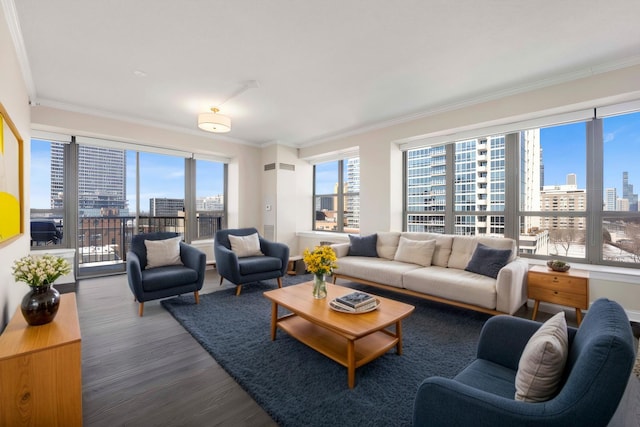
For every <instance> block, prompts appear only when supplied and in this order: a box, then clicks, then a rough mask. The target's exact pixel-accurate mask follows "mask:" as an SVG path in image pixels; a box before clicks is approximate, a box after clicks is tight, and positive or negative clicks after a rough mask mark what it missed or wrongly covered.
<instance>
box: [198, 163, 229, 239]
mask: <svg viewBox="0 0 640 427" xmlns="http://www.w3.org/2000/svg"><path fill="white" fill-rule="evenodd" d="M224 177H225V164H224V163H220V162H212V161H209V160H196V223H197V230H196V239H212V238H213V236H214V235H215V234H216V231H218V230H220V229H222V228H224V226H223V220H224V218H225V215H224V212H225V208H224V205H225V200H224V195H225V191H224V183H225V178H224Z"/></svg>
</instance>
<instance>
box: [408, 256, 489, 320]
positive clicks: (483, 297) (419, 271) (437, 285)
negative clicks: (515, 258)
mask: <svg viewBox="0 0 640 427" xmlns="http://www.w3.org/2000/svg"><path fill="white" fill-rule="evenodd" d="M402 286H403V287H404V288H406V289H409V290H412V291H416V292H420V293H423V294H428V295H433V296H436V297H441V298H446V299H450V300H453V301H460V302H463V303H466V304H473V305H477V306H479V307H484V308H488V309H490V310H495V309H496V301H497V294H496V279H492V278H490V277H487V276H482V275H480V274H477V273H472V272H470V271H464V270H457V269H453V268H445V267H438V266H435V265H432V266H431V267H420V268H416V269H414V270H411V271H408V272H406V273H404V274H403V276H402Z"/></svg>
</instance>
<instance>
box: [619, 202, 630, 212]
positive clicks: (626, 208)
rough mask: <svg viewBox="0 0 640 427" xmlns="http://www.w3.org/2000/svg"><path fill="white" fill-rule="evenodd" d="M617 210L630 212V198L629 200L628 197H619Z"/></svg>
mask: <svg viewBox="0 0 640 427" xmlns="http://www.w3.org/2000/svg"><path fill="white" fill-rule="evenodd" d="M616 210H617V211H618V212H628V211H629V200H627V199H618V200H617V201H616Z"/></svg>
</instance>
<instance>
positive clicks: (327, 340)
mask: <svg viewBox="0 0 640 427" xmlns="http://www.w3.org/2000/svg"><path fill="white" fill-rule="evenodd" d="M277 327H279V328H280V329H282V330H283V331H285V332H286V333H288V334H289V335H291V336H292V337H294V338H296V339H297V340H298V341H300V342H302V343H303V344H306V345H307V346H309V347H311V348H312V349H314V350H316V351H317V352H319V353H321V354H323V355H325V356H327V357H328V358H330V359H331V360H333V361H335V362H337V363H339V364H341V365H342V366H344V367H346V368H347V370H348V372H347V377H348V383H349V388H353V387H354V385H355V370H356V368H359V367H360V366H362V365H365V364H367V363H369V362H371V361H372V360H374V359H376V358H378V357H380V356H382V355H383V354H385V353H386V352H387V351H389V350H390V349H391V348H393V347H396V350H397V352H398V354H401V353H402V347H401V345H400V344H401V341H400V339H401V338H399V336H401V335H399V334H400V331H399V330H396V333H395V334H394V333H392V332H390V331H388V330H386V329H382V330H379V331H376V332H373V333H371V334H369V335H365V336H363V337H360V338H353V339H352V338H348V337H345V336H342V335H339V334H337V333H335V332H333V331H331V330H330V329H326V328H324V327H322V326H319V325H316V324H314V323H312V322H310V321H308V320H306V319H304V318H302V317H300V316H298V315H295V314H290V315H287V316H284V317H280V318H279V319H278V321H277ZM399 327H400V325H399V322H398V323H397V324H396V329H398V328H399Z"/></svg>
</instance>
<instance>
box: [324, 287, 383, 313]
mask: <svg viewBox="0 0 640 427" xmlns="http://www.w3.org/2000/svg"><path fill="white" fill-rule="evenodd" d="M330 304H331V306H332V307H333V308H334V309H336V310H338V311H346V312H350V313H364V312H367V311H371V310H374V309H375V308H376V307H378V299H377V298H375V297H374V296H372V295H369V294H366V293H364V292H358V291H356V292H352V293H350V294H347V295H343V296H341V297H338V298H335V299H333V300H331V302H330Z"/></svg>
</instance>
